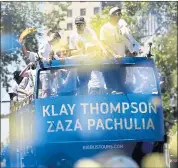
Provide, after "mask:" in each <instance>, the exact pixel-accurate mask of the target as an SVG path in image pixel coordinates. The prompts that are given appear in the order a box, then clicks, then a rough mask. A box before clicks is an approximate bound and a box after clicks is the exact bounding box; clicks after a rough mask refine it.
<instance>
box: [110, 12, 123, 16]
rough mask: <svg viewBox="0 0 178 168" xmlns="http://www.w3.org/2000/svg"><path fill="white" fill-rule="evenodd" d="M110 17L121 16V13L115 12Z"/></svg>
mask: <svg viewBox="0 0 178 168" xmlns="http://www.w3.org/2000/svg"><path fill="white" fill-rule="evenodd" d="M112 15H113V16H122V13H121V12H116V13H113V14H112Z"/></svg>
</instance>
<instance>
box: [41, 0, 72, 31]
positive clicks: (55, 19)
mask: <svg viewBox="0 0 178 168" xmlns="http://www.w3.org/2000/svg"><path fill="white" fill-rule="evenodd" d="M49 3H50V4H52V5H54V8H53V10H52V11H51V12H50V13H45V14H44V17H45V18H46V19H45V20H44V25H46V26H47V27H48V29H50V30H51V31H53V32H54V31H60V30H61V28H60V22H61V21H64V20H65V17H66V16H67V8H68V6H69V5H70V3H69V2H49ZM47 18H51V19H47Z"/></svg>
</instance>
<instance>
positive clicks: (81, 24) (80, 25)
mask: <svg viewBox="0 0 178 168" xmlns="http://www.w3.org/2000/svg"><path fill="white" fill-rule="evenodd" d="M75 25H76V28H77V32H78V33H79V34H82V33H83V32H84V30H85V26H86V22H85V19H84V17H82V16H78V17H76V18H75Z"/></svg>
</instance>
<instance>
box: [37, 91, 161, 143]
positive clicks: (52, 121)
mask: <svg viewBox="0 0 178 168" xmlns="http://www.w3.org/2000/svg"><path fill="white" fill-rule="evenodd" d="M35 110H36V111H35V113H36V126H37V127H36V128H38V131H36V132H38V133H40V134H38V135H37V139H38V141H39V142H40V143H55V142H58V143H60V142H65V143H67V142H79V141H80V142H87V141H88V142H96V141H162V140H163V136H164V125H163V113H162V104H161V99H160V97H159V96H153V95H143V94H137V95H136V94H130V95H124V94H121V95H102V96H68V97H65V96H61V97H54V98H53V97H50V98H45V99H37V100H35Z"/></svg>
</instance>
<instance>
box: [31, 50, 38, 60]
mask: <svg viewBox="0 0 178 168" xmlns="http://www.w3.org/2000/svg"><path fill="white" fill-rule="evenodd" d="M37 58H38V54H37V53H34V52H30V54H29V59H30V62H35V61H36V60H37Z"/></svg>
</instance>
